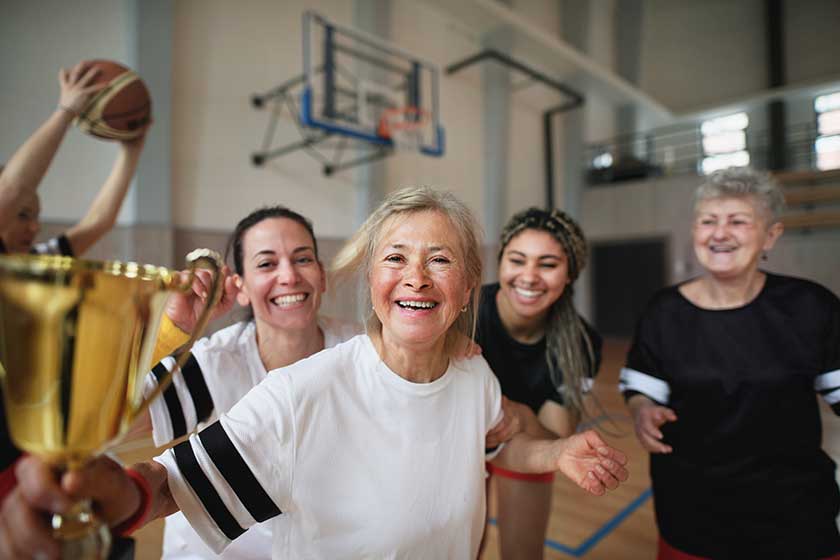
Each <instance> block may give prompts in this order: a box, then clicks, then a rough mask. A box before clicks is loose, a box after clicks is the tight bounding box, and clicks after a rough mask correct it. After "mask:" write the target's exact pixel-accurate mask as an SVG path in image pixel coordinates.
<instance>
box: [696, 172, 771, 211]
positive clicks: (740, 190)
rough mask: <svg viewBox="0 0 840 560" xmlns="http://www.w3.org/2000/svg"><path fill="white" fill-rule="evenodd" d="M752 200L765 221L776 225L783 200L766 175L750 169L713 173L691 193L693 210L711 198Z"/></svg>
mask: <svg viewBox="0 0 840 560" xmlns="http://www.w3.org/2000/svg"><path fill="white" fill-rule="evenodd" d="M750 197H751V198H753V199H754V200H755V201H756V203H757V204H758V206H759V210H760V211H762V212H763V213H764V214H765V216H766V217H767V218H768V225H770V224H773V223H775V222H778V221H779V219H780V218H781V215H782V212H784V210H785V196H784V194H782V190H781V189H780V188H779V185H778V184H777V183H776V181H775V180H774V179H773V178H772V177H770V175H769V174H767V173H764V172H761V171H756V170H754V169H752V168H750V167H730V168H729V169H721V170H719V171H715V172H714V173H712V174H711V175H709V176H708V177H706V181H705V182H704V183H703V184H702V185H700V186H699V187H697V190H695V191H694V210H695V211H696V210H697V206H698V205H699V204H700V203H701V202H703V201H704V200H710V199H713V198H750Z"/></svg>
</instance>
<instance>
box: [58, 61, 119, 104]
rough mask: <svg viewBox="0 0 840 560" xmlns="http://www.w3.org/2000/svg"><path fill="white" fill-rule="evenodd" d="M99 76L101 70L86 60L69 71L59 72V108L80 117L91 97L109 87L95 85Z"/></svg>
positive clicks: (63, 69)
mask: <svg viewBox="0 0 840 560" xmlns="http://www.w3.org/2000/svg"><path fill="white" fill-rule="evenodd" d="M97 75H99V68H97V67H96V66H92V65H91V63H90V61H87V60H84V61H82V62H80V63H78V64H77V65H76V66H74V67H73V68H72V69H70V70H67V69H66V68H62V69H61V70H59V72H58V83H59V86H60V87H61V93H60V95H59V97H58V106H59V107H60V108H62V109H64V110H65V111H68V112H70V113H72V114H73V116H76V117H77V116H79V115H80V114H81V113H82V112H83V111H84V110H85V107H87V104H88V102H89V101H90V98H91V96H92V95H93V94H94V93H96V92H97V91H99V90H101V89H103V88H104V87H105V86H107V85H108V84H107V82H99V83H94V79H95V78H96V76H97Z"/></svg>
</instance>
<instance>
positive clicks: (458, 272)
mask: <svg viewBox="0 0 840 560" xmlns="http://www.w3.org/2000/svg"><path fill="white" fill-rule="evenodd" d="M369 281H370V295H371V300H372V301H373V309H374V312H375V313H376V315H377V317H378V318H379V320H380V321H381V322H382V340H383V342H385V343H386V344H392V345H397V346H400V347H403V348H407V349H408V348H414V349H431V348H436V347H437V345H441V347H442V345H443V343H444V341H445V335H446V332H447V330H448V329H449V327H450V326H451V325H452V323H454V322H455V319H456V318H457V317H458V315H459V314H460V313H461V309H462V308H463V307H464V306H465V305H467V304H468V303H469V299H470V292H471V289H470V287H469V286H467V282H466V276H465V273H464V257H463V254H462V249H461V247H460V246H459V241H458V234H457V232H456V230H455V228H453V227H452V224H451V223H450V222H449V219H448V218H446V217H445V216H444V215H442V214H440V213H438V212H435V211H422V212H413V213H407V214H401V215H397V216H394V217H392V218H390V219H389V220H387V221H386V222H385V224H384V225H383V227H382V230H381V234H380V238H379V240H378V242H377V246H376V248H375V249H374V253H373V259H372V264H371V268H370V272H369Z"/></svg>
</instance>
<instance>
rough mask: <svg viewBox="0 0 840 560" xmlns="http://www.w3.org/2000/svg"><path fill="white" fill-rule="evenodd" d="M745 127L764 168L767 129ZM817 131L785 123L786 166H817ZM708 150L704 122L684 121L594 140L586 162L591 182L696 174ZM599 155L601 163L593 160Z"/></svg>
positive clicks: (749, 146)
mask: <svg viewBox="0 0 840 560" xmlns="http://www.w3.org/2000/svg"><path fill="white" fill-rule="evenodd" d="M745 132H746V150H747V151H748V152H749V154H750V165H751V166H753V167H755V168H757V169H766V168H767V162H768V152H769V149H770V133H769V130H767V129H754V128H752V127H748V128H747V129H746V130H745ZM817 136H818V135H817V128H816V123H814V122H804V123H796V124H792V125H789V126H787V127H786V128H785V137H786V142H785V150H784V154H785V166H784V169H785V170H807V169H816V152H815V150H814V142H815V140H816V139H817ZM607 154H608V156H606V157H605V155H607ZM707 155H708V154H705V153H704V152H703V136H702V134H701V132H700V123H691V124H680V125H673V126H668V127H663V128H657V129H654V130H650V131H648V132H643V133H635V134H625V135H621V136H617V137H615V138H612V139H610V140H608V141H605V142H597V143H593V144H590V145H588V146H587V147H586V149H585V150H584V161H583V162H582V167H583V168H584V169H585V170H586V171H587V177H588V181H589V184H591V185H602V184H607V183H614V182H619V181H623V180H629V179H639V178H643V177H651V176H658V175H676V174H689V173H692V174H696V173H699V172H700V170H701V164H702V161H703V159H704V158H705V157H707ZM596 159H598V161H599V162H601V165H600V166H598V165H594V163H593V162H595V161H596ZM610 161H611V163H610V164H609V165H606V162H610Z"/></svg>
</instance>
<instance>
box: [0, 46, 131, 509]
mask: <svg viewBox="0 0 840 560" xmlns="http://www.w3.org/2000/svg"><path fill="white" fill-rule="evenodd" d="M96 73H97V70H95V69H93V68H91V67H90V64H89V63H86V62H81V63H79V64H77V65H76V66H75V67H73V68H72V69H71V70H69V71H68V70H65V69H63V68H62V69H61V71H60V72H59V75H58V81H59V85H60V89H61V92H60V95H59V99H58V106H57V107H56V109H55V111H53V113H52V114H51V115H50V117H49V118H48V119H47V120H46V122H44V124H42V125H41V127H40V128H38V130H36V131H35V133H34V134H32V136H31V137H29V139H28V140H26V142H24V144H23V145H22V146H21V147H20V148H18V150H17V151H16V152H15V153H14V155H12V157H11V159H9V161H8V163H7V164H6V165H5V167H3V168H1V169H0V254H2V253H38V254H56V255H66V256H79V255H82V254H83V253H85V251H87V250H88V249H89V248H90V247H91V246H92V245H93V244H94V243H96V241H98V240H99V239H100V238H102V236H104V235H105V234H106V233H108V231H109V230H110V229H111V228H112V227H113V226H114V223H115V222H116V219H117V215H118V214H119V211H120V206H121V205H122V203H123V200H124V199H125V195H126V192H127V191H128V188H129V186H130V185H131V179H132V177H133V176H134V172H135V171H136V169H137V163H138V161H139V160H140V154H141V152H142V151H143V145H144V142H145V134H144V135H142V136H141V137H139V138H137V139H135V140H131V141H127V142H121V143H120V153H119V155H118V156H117V160H116V162H114V166H113V168H112V170H111V174H110V175H109V176H108V178H107V179H106V181H105V183H104V184H103V185H102V188H101V189H100V190H99V193H98V194H97V195H96V198H95V199H94V200H93V203H92V204H91V206H90V208H89V209H88V211H87V213H86V214H85V215H84V217H83V218H82V219H81V220H80V221H79V222H78V223H77V224H75V225H74V226H72V227H70V229H68V230H67V231H66V232H65V233H63V234H62V235H59V236H58V237H54V238H52V239H50V240H48V241H46V242H44V243H35V239H36V236H37V235H38V232H39V231H40V222H39V215H40V213H41V202H40V199H39V197H38V186H39V184H40V183H41V179H43V177H44V174H45V173H46V172H47V169H48V168H49V166H50V163H51V162H52V160H53V157H54V156H55V154H56V152H57V151H58V148H59V146H60V145H61V141H62V140H63V139H64V136H65V134H66V132H67V129H68V128H69V127H70V124H71V123H72V121H73V118H74V117H75V116H76V115H78V113H79V112H80V111H81V110H82V109H83V108H84V107H85V105H86V104H87V102H88V101H89V100H90V98H91V96H92V95H93V94H94V93H95V92H96V91H98V90H99V89H101V88H102V87H104V86H105V85H106V84H99V85H90V84H91V83H92V82H93V80H94V78H95V77H96ZM67 188H68V189H71V188H73V187H72V186H68V187H67ZM4 407H5V405H4V400H3V395H2V391H0V503H2V500H3V498H4V497H5V495H6V494H7V493H8V492H9V490H10V489H11V488H12V487H13V486H14V485H15V477H14V472H13V470H12V468H11V467H12V465H13V464H14V462H15V461H16V460H17V459H18V457H20V451H19V450H18V449H17V448H16V447H15V446H14V444H13V443H12V441H11V439H10V437H9V432H8V426H7V425H6V415H5V412H4Z"/></svg>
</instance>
